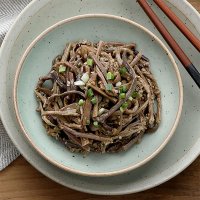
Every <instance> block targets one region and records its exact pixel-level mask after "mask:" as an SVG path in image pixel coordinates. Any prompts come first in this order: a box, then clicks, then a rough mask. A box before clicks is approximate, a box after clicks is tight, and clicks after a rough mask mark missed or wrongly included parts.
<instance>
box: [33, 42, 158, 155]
mask: <svg viewBox="0 0 200 200" xmlns="http://www.w3.org/2000/svg"><path fill="white" fill-rule="evenodd" d="M35 94H36V97H37V99H38V102H39V107H38V109H37V111H38V112H39V113H40V115H41V119H42V121H43V123H44V126H45V129H46V131H47V133H48V134H49V135H51V136H53V137H55V139H57V140H59V141H61V142H62V143H64V144H65V146H66V147H67V148H68V149H69V150H70V151H72V152H83V153H87V152H100V153H105V152H120V151H126V150H127V149H129V148H130V147H131V146H133V145H134V144H135V143H138V142H140V140H141V138H142V136H143V135H144V134H145V133H149V132H153V131H155V130H156V129H157V128H158V126H159V124H160V121H161V95H160V90H159V87H158V84H157V82H156V80H155V78H154V76H153V74H152V73H151V69H150V61H149V59H148V58H147V57H145V56H144V55H142V53H141V52H138V51H137V50H136V45H135V44H134V43H121V42H103V41H100V42H98V43H92V42H90V41H81V42H73V43H69V44H67V45H66V48H65V49H64V52H63V54H62V55H58V56H57V57H56V58H55V59H54V60H53V62H52V67H51V69H50V72H49V73H48V74H47V75H46V76H43V77H41V78H40V79H39V81H38V83H37V86H36V89H35Z"/></svg>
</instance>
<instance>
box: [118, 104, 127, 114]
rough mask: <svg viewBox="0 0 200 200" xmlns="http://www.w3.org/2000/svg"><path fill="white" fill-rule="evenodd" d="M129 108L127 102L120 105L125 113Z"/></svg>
mask: <svg viewBox="0 0 200 200" xmlns="http://www.w3.org/2000/svg"><path fill="white" fill-rule="evenodd" d="M127 108H128V103H127V102H125V103H123V104H122V106H121V107H120V111H121V112H122V113H123V112H124V111H125V110H126V109H127Z"/></svg>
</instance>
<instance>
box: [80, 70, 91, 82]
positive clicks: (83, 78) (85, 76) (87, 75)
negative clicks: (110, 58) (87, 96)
mask: <svg viewBox="0 0 200 200" xmlns="http://www.w3.org/2000/svg"><path fill="white" fill-rule="evenodd" d="M89 79H90V77H89V74H88V73H87V72H86V73H84V74H83V76H82V77H81V80H82V81H83V82H84V83H87V82H88V81H89Z"/></svg>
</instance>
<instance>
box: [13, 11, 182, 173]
mask: <svg viewBox="0 0 200 200" xmlns="http://www.w3.org/2000/svg"><path fill="white" fill-rule="evenodd" d="M83 39H84V40H85V39H87V40H90V41H94V42H98V41H99V40H103V41H121V42H135V43H136V44H137V49H138V50H142V51H143V53H144V55H146V56H147V57H148V58H150V64H151V70H152V72H153V74H154V76H155V78H156V80H157V81H158V84H159V87H160V89H161V93H162V122H161V125H160V127H159V128H158V130H157V131H156V132H155V133H153V134H146V135H145V136H144V137H143V139H142V141H141V143H140V144H137V145H134V146H133V147H132V148H131V149H129V150H128V151H127V152H122V153H117V154H103V155H102V154H96V153H90V154H89V155H87V156H85V157H84V156H83V155H81V154H73V153H71V152H69V151H68V150H67V149H66V148H65V147H64V146H63V145H62V144H60V143H59V142H57V141H56V140H55V139H54V138H51V137H50V136H48V135H47V134H46V131H45V129H44V127H43V124H42V121H41V118H40V116H39V114H38V113H37V112H36V108H37V106H38V103H37V101H36V97H35V95H34V88H35V86H36V83H37V81H38V79H39V77H40V76H43V75H46V74H47V73H48V72H49V70H50V67H51V63H52V60H53V59H54V57H55V56H57V55H58V54H61V53H62V51H63V49H64V48H65V45H66V43H67V42H69V41H77V40H83ZM30 47H31V46H30ZM32 47H33V48H30V50H27V51H26V54H25V55H24V59H23V60H22V62H21V65H19V68H18V70H19V69H20V70H19V71H18V72H19V73H18V74H17V76H16V80H17V81H16V99H15V101H16V106H15V107H16V110H17V113H18V116H19V120H20V123H21V125H22V126H23V128H24V132H25V134H26V136H27V137H28V139H29V141H31V143H32V145H33V146H34V148H36V150H38V151H39V152H40V153H41V154H42V155H43V156H45V158H47V159H48V160H49V161H51V162H52V163H54V164H56V165H57V166H59V167H62V168H64V169H66V170H69V171H71V172H74V173H79V174H83V175H91V176H106V175H114V174H116V173H122V172H125V171H127V170H129V169H134V168H136V167H139V166H140V165H142V164H144V163H145V162H147V161H148V160H150V159H151V158H153V157H154V156H155V155H156V154H157V153H158V152H159V151H160V150H161V149H162V148H163V147H164V145H165V144H166V143H167V141H168V139H169V138H170V137H171V135H172V134H173V131H174V129H175V127H176V125H177V121H178V120H177V115H178V113H180V112H181V109H180V102H181V101H180V99H181V98H182V97H181V94H180V85H179V84H180V79H179V80H178V78H177V76H179V74H178V73H177V69H176V68H175V64H174V63H173V62H172V60H171V57H170V56H169V55H168V51H167V50H166V49H165V48H164V47H163V46H162V45H161V44H160V43H159V42H158V40H157V38H155V37H154V36H153V35H151V34H150V33H149V32H147V31H144V30H143V29H142V28H141V27H140V26H139V25H137V24H134V23H130V21H128V20H125V19H122V18H116V17H111V16H110V17H108V16H103V15H102V16H100V15H98V16H97V15H96V16H89V17H88V16H87V17H76V18H74V19H73V20H65V21H63V22H62V23H59V24H58V25H57V26H55V27H54V28H51V30H50V31H48V32H46V34H43V37H41V38H40V39H39V40H35V42H34V43H32ZM177 74H178V75H177ZM175 121H176V122H175Z"/></svg>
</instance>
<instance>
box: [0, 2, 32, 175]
mask: <svg viewBox="0 0 200 200" xmlns="http://www.w3.org/2000/svg"><path fill="white" fill-rule="evenodd" d="M30 2H31V0H0V46H1V44H2V42H3V39H4V37H5V35H6V33H7V31H8V29H9V28H10V26H11V25H12V24H13V22H14V21H15V19H16V17H17V16H18V14H19V13H20V12H21V11H22V9H23V8H24V7H25V6H26V5H27V4H28V3H30ZM1 67H3V66H0V69H1ZM19 155H20V153H19V151H18V150H17V149H16V147H15V146H14V145H13V143H12V141H11V140H10V138H9V137H8V135H7V133H6V131H5V129H4V127H3V124H2V122H1V120H0V171H1V170H3V169H4V168H5V167H7V166H8V165H9V164H10V163H11V162H12V161H13V160H15V159H16V158H17V157H18V156H19Z"/></svg>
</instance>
